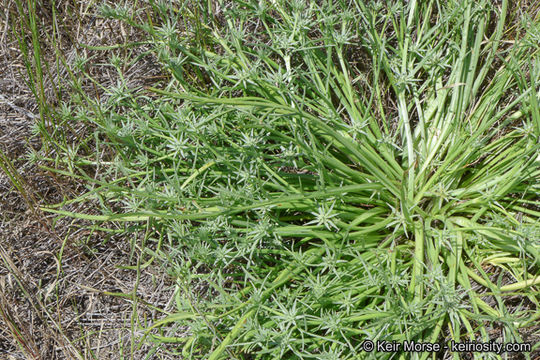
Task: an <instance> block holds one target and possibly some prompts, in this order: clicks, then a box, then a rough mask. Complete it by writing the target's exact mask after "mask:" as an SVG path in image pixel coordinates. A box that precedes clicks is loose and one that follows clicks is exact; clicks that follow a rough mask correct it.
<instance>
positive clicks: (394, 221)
mask: <svg viewBox="0 0 540 360" xmlns="http://www.w3.org/2000/svg"><path fill="white" fill-rule="evenodd" d="M107 10H108V11H109V12H111V11H114V9H113V8H107ZM518 10H519V9H513V10H509V1H506V0H504V1H502V3H500V4H499V3H494V2H491V1H469V0H463V1H448V2H447V1H414V0H412V1H408V2H405V3H403V2H386V3H381V2H377V1H368V2H364V1H302V0H292V1H281V0H276V1H265V0H262V1H255V0H248V1H226V2H224V1H218V2H202V3H199V2H190V1H187V2H184V3H183V5H182V7H181V8H176V7H175V6H169V5H167V4H165V3H160V4H157V5H155V6H154V7H153V11H154V15H155V16H156V17H157V18H158V19H160V21H154V22H153V23H148V24H144V25H137V24H132V25H134V26H135V25H137V26H141V27H142V28H144V29H145V30H147V31H148V33H149V34H150V36H151V38H152V39H153V44H155V48H153V50H152V51H153V52H154V53H155V54H156V56H157V57H158V58H159V60H160V61H161V62H162V63H163V65H164V66H165V68H166V69H168V70H169V71H170V73H171V74H172V80H171V81H170V82H168V83H167V84H165V85H164V86H161V87H159V89H158V88H151V89H144V90H143V89H132V90H128V89H127V87H125V86H124V87H123V86H120V87H118V88H114V89H111V90H110V97H109V98H108V99H109V100H108V101H103V99H102V101H101V103H98V102H95V103H93V104H92V107H91V109H90V110H88V111H87V114H88V116H87V117H86V118H85V119H86V120H87V121H92V122H95V123H96V124H97V125H98V130H97V131H98V133H99V134H104V135H106V136H108V138H109V139H110V140H109V141H110V144H112V146H113V147H114V148H115V151H116V153H117V154H118V157H117V158H115V159H113V161H111V162H110V163H107V164H101V165H100V166H103V167H105V168H108V169H109V170H110V171H109V172H108V173H104V174H103V178H104V179H105V178H107V179H111V176H112V181H111V180H108V182H105V181H102V182H99V183H98V185H99V186H98V187H96V188H95V189H94V190H92V192H91V193H90V194H89V196H87V197H84V198H82V199H86V198H89V197H91V196H99V198H100V199H102V202H103V203H104V204H106V203H108V201H113V202H115V204H116V205H118V203H121V205H123V206H124V210H123V211H119V210H118V207H116V211H115V212H114V213H111V212H110V210H107V211H108V213H105V214H104V215H102V216H88V215H82V214H78V215H77V214H73V213H69V212H66V211H61V210H54V211H56V212H58V213H60V214H64V215H72V216H79V217H83V218H88V219H94V220H97V221H101V220H123V221H145V220H146V221H147V222H148V224H151V226H148V227H147V229H150V228H153V229H158V232H157V234H159V236H158V235H156V238H159V244H158V245H159V246H158V251H157V252H151V254H153V256H158V257H161V258H162V259H163V261H164V263H165V265H166V266H167V268H168V269H169V271H170V273H171V274H172V275H173V276H174V278H175V279H176V281H177V291H176V294H175V300H176V304H177V312H176V313H173V314H170V315H168V316H167V317H165V318H163V319H161V320H159V321H157V319H156V322H155V323H154V325H152V326H150V327H148V328H147V329H146V335H147V336H145V340H148V339H151V340H152V341H155V342H156V347H158V346H160V344H162V343H165V342H167V343H179V344H180V346H181V349H182V352H183V354H184V356H186V357H187V356H189V357H193V358H199V357H200V358H209V359H211V360H213V359H218V358H232V359H248V358H249V359H251V358H258V359H278V358H282V359H285V358H299V359H348V358H357V357H360V356H367V354H366V353H364V352H362V342H363V341H364V340H366V339H369V340H372V341H378V340H388V341H390V340H393V341H404V340H415V341H424V342H427V341H449V340H454V341H468V340H475V341H486V342H487V341H490V340H497V341H504V342H511V341H514V342H521V341H524V340H527V339H524V338H522V336H521V334H522V333H523V332H522V331H521V330H522V329H523V328H528V327H530V326H531V325H533V324H534V322H535V320H536V319H538V318H539V315H538V314H539V312H538V292H537V285H538V284H540V277H539V267H538V265H539V262H540V255H539V251H540V237H539V231H540V228H539V223H538V216H539V214H540V212H539V210H538V209H539V208H538V207H539V205H540V201H539V189H540V187H539V185H538V179H539V176H540V170H539V164H540V158H539V136H540V110H539V106H538V101H539V97H538V93H539V84H540V61H539V57H538V50H539V48H538V43H539V42H538V39H539V38H540V25H539V22H538V17H536V18H534V19H528V18H527V17H525V16H523V17H522V18H520V17H519V16H518V13H517V12H518ZM126 11H127V10H126ZM130 11H135V10H133V9H132V10H130ZM128 12H129V11H128ZM531 13H534V12H531ZM115 16H116V15H115ZM125 16H126V17H128V18H129V14H128V15H125ZM527 19H528V20H527ZM526 21H528V23H527V24H526V26H524V24H522V23H523V22H526ZM118 94H120V95H118ZM92 109H94V110H92ZM96 109H97V110H96ZM85 164H88V162H85ZM75 166H77V164H75ZM81 171H82V170H81ZM82 199H79V200H82ZM104 200H107V201H104ZM150 238H152V237H150ZM156 241H157V240H156ZM516 296H517V299H519V301H517V302H516V301H513V302H510V301H509V299H510V298H511V297H512V298H513V299H516ZM180 325H187V326H188V329H189V330H188V335H187V336H180V335H178V334H177V332H176V331H177V330H176V329H177V328H178V326H180ZM157 329H161V331H160V332H159V333H156V330H157ZM494 329H499V330H498V331H496V332H494ZM536 331H538V330H536ZM390 356H391V354H382V353H379V354H377V357H380V358H385V357H390ZM406 356H407V357H409V356H412V357H415V358H423V359H424V358H427V357H428V356H432V355H431V354H429V353H420V354H414V355H413V354H408V355H406ZM456 356H457V355H456Z"/></svg>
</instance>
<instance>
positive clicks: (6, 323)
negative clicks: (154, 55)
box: [0, 0, 174, 360]
mask: <svg viewBox="0 0 540 360" xmlns="http://www.w3.org/2000/svg"><path fill="white" fill-rule="evenodd" d="M60 3H62V2H60ZM65 3H68V2H65ZM14 8H15V5H14V1H9V0H3V1H1V8H0V34H1V35H0V150H1V153H3V154H5V156H6V157H7V158H8V159H9V161H10V162H11V163H12V164H13V166H14V170H16V173H17V174H18V175H19V176H20V178H18V179H17V182H19V183H21V184H22V187H23V188H24V190H25V192H26V193H27V195H26V196H22V195H21V192H20V191H18V190H17V189H16V188H15V187H14V184H13V182H12V181H11V180H10V178H9V177H8V176H7V175H6V173H5V172H4V171H0V359H10V360H11V359H77V358H79V359H120V358H133V359H139V358H148V357H147V356H148V354H150V353H152V352H153V351H154V350H155V355H154V356H153V357H151V358H156V359H158V358H160V359H165V358H169V357H168V355H167V354H165V353H164V352H163V351H162V350H163V349H160V348H156V349H151V348H150V347H148V346H144V347H141V348H138V343H137V339H139V340H140V338H141V336H142V335H143V331H142V330H137V329H141V328H144V327H145V325H146V326H148V323H145V322H144V321H145V319H156V318H160V317H162V316H164V315H162V314H160V313H157V312H156V311H154V310H151V309H149V307H148V306H145V305H142V304H141V300H144V301H145V302H147V303H148V304H152V305H154V306H156V307H157V308H160V309H166V310H167V309H168V310H172V305H171V304H170V303H169V302H170V299H172V298H173V297H172V294H173V291H174V289H173V287H172V281H171V279H170V278H168V277H167V276H165V275H164V274H163V272H162V271H160V269H159V268H157V267H156V268H152V267H148V268H146V269H145V271H144V272H141V273H140V276H137V273H136V272H135V271H133V270H126V269H123V268H121V267H122V266H125V265H133V264H135V263H136V261H137V256H138V253H137V251H135V252H133V253H132V248H131V245H130V244H131V243H136V242H137V241H138V240H139V239H126V238H120V237H115V236H107V234H105V233H99V232H94V233H90V232H89V231H88V230H85V229H84V228H83V227H82V225H84V224H83V223H81V222H80V221H73V220H70V219H60V220H58V221H56V222H55V221H54V218H55V217H54V216H53V215H51V214H48V213H45V212H42V211H40V209H39V206H40V205H44V204H55V203H58V202H60V201H62V199H63V198H64V197H67V198H73V197H75V196H77V195H78V194H81V193H83V191H84V188H83V187H82V186H81V185H79V184H77V183H76V182H74V181H73V180H70V179H65V178H61V177H58V176H57V175H54V174H52V173H50V172H48V171H45V170H43V169H41V168H40V167H39V166H38V165H39V163H38V164H33V163H32V162H30V161H29V160H28V154H29V150H30V149H31V148H34V149H36V150H37V149H39V147H40V141H39V138H38V137H36V136H33V134H34V133H33V129H34V124H35V122H36V121H37V120H38V119H39V110H38V106H37V104H36V102H35V101H34V96H33V94H32V92H31V91H30V89H29V88H28V86H27V84H26V83H25V80H26V78H27V77H26V73H25V68H24V63H23V58H22V56H21V53H20V51H19V50H18V45H17V42H16V41H15V40H14V39H13V38H12V36H10V33H11V29H10V25H9V20H10V17H12V16H14V14H15V10H14ZM38 10H39V9H38ZM38 15H39V14H38ZM88 19H93V20H92V21H95V18H92V17H89V18H88ZM79 25H80V24H79ZM83 25H84V24H83ZM87 25H88V28H86V29H85V28H84V27H83V28H81V29H79V31H77V32H76V34H77V35H78V36H79V38H77V39H76V40H78V41H80V42H86V43H88V42H90V43H92V42H93V44H94V45H95V44H98V45H99V44H101V43H105V42H106V41H109V40H110V39H107V38H106V37H104V36H100V34H98V33H94V34H92V33H91V31H87V30H88V29H96V31H97V29H100V27H99V26H95V25H97V24H93V25H94V26H90V25H91V24H87ZM101 25H103V24H101ZM128 35H129V34H128ZM113 40H114V39H113ZM75 42H76V41H75ZM68 45H69V44H68ZM73 46H74V45H73ZM70 50H72V49H67V53H68V54H69V53H70ZM154 70H155V69H154ZM132 73H133V74H132V78H133V81H136V80H137V76H139V77H140V76H141V74H148V69H144V68H140V69H135V70H134V71H132ZM154 73H155V71H154V72H153V73H152V72H151V74H154ZM1 153H0V154H1ZM23 193H24V192H23ZM73 210H81V209H76V208H74V209H73ZM134 236H136V235H134ZM132 240H134V241H132ZM134 289H136V294H137V296H136V298H126V297H118V296H110V295H107V294H105V292H112V293H123V294H131V293H133V292H134ZM133 324H135V325H133Z"/></svg>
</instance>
